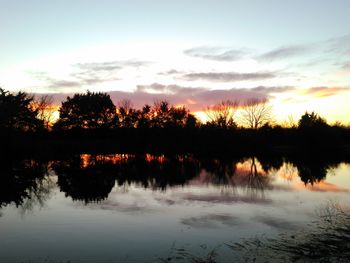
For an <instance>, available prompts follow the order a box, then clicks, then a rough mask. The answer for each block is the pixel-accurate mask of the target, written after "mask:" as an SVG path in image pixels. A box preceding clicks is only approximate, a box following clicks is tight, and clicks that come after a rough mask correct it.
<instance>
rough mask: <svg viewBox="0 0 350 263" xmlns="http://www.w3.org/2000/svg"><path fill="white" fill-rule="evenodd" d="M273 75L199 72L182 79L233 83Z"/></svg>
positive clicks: (184, 76)
mask: <svg viewBox="0 0 350 263" xmlns="http://www.w3.org/2000/svg"><path fill="white" fill-rule="evenodd" d="M275 77H276V75H275V73H272V72H253V73H238V72H200V73H189V74H185V75H183V76H182V78H183V79H185V80H189V81H194V80H207V81H214V82H234V81H246V80H249V81H254V80H264V79H271V78H275Z"/></svg>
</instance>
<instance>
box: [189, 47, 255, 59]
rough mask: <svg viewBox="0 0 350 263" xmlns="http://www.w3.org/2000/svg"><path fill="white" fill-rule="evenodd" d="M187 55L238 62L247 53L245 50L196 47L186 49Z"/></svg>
mask: <svg viewBox="0 0 350 263" xmlns="http://www.w3.org/2000/svg"><path fill="white" fill-rule="evenodd" d="M183 53H184V54H185V55H188V56H191V57H196V58H203V59H208V60H215V61H227V62H229V61H237V60H240V59H242V58H244V56H245V55H247V53H248V52H247V51H245V50H243V49H227V48H222V47H196V48H191V49H186V50H184V52H183Z"/></svg>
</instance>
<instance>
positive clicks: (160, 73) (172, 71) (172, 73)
mask: <svg viewBox="0 0 350 263" xmlns="http://www.w3.org/2000/svg"><path fill="white" fill-rule="evenodd" d="M177 74H183V71H178V70H176V69H170V70H168V71H165V72H159V73H158V75H163V76H168V75H177Z"/></svg>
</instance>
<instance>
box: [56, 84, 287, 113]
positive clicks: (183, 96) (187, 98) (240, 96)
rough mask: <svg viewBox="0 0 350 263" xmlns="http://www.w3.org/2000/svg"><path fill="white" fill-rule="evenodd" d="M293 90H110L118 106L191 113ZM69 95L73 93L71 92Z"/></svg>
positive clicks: (148, 87)
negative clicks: (165, 105) (163, 106)
mask: <svg viewBox="0 0 350 263" xmlns="http://www.w3.org/2000/svg"><path fill="white" fill-rule="evenodd" d="M289 89H292V87H263V86H259V87H256V88H253V89H244V88H240V89H235V88H232V89H229V90H210V89H207V88H203V87H183V86H178V85H163V84H159V83H153V84H150V85H138V86H137V88H136V90H135V91H134V92H125V91H110V92H109V94H110V96H111V98H112V100H113V102H114V103H117V102H118V101H120V100H123V99H130V100H131V101H132V103H133V105H134V107H136V108H141V107H142V106H143V105H144V104H146V103H147V104H152V103H153V102H154V101H158V100H168V101H169V102H170V103H172V104H175V105H178V104H181V105H186V107H187V108H188V109H190V110H191V111H199V110H203V109H205V108H206V107H207V106H209V105H213V104H215V103H218V102H219V101H222V100H227V99H231V100H238V101H245V100H247V99H251V98H257V99H268V98H269V97H270V94H271V93H276V92H285V91H287V90H289ZM83 91H84V90H83ZM92 91H93V90H92ZM148 91H155V93H149V92H148ZM51 95H52V96H53V97H54V101H55V102H57V103H60V102H61V101H63V100H65V98H66V96H67V95H68V94H62V93H54V94H51ZM69 95H72V94H71V93H70V94H69Z"/></svg>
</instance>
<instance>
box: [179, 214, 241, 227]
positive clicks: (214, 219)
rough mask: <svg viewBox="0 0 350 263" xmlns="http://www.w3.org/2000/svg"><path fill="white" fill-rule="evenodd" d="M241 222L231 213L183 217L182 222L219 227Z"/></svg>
mask: <svg viewBox="0 0 350 263" xmlns="http://www.w3.org/2000/svg"><path fill="white" fill-rule="evenodd" d="M241 223H242V222H240V221H239V220H238V218H237V217H234V216H231V215H229V214H208V215H203V216H198V217H189V218H183V219H181V224H184V225H187V226H190V227H194V228H217V227H220V226H235V225H239V224H241Z"/></svg>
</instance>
